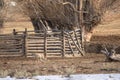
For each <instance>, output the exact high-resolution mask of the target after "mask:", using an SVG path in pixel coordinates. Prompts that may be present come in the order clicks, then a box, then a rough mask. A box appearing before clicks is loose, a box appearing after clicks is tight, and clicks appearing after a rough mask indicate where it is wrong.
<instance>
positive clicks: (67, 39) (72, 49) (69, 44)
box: [66, 38, 74, 56]
mask: <svg viewBox="0 0 120 80" xmlns="http://www.w3.org/2000/svg"><path fill="white" fill-rule="evenodd" d="M67 40H68V45H69V47H68V48H70V50H71V52H72V54H73V56H74V52H73V49H72V46H71V44H70V41H69V39H68V38H67ZM66 50H67V49H66Z"/></svg>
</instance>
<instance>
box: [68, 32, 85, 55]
mask: <svg viewBox="0 0 120 80" xmlns="http://www.w3.org/2000/svg"><path fill="white" fill-rule="evenodd" d="M69 36H70V38H71V39H72V41H73V43H74V45H75V46H76V48H77V49H78V51H79V52H80V53H81V55H82V56H83V55H84V53H83V51H82V50H81V49H80V48H79V47H78V46H77V44H76V43H75V41H74V39H73V38H72V36H71V35H70V34H69Z"/></svg>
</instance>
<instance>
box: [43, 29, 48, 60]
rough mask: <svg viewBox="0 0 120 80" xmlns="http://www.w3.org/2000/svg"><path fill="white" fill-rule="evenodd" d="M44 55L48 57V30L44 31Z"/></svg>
mask: <svg viewBox="0 0 120 80" xmlns="http://www.w3.org/2000/svg"><path fill="white" fill-rule="evenodd" d="M44 57H45V58H46V57H47V31H46V30H45V31H44Z"/></svg>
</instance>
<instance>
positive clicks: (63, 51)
mask: <svg viewBox="0 0 120 80" xmlns="http://www.w3.org/2000/svg"><path fill="white" fill-rule="evenodd" d="M62 57H65V34H64V28H62Z"/></svg>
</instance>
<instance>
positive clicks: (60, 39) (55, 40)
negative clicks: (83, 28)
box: [0, 29, 84, 57]
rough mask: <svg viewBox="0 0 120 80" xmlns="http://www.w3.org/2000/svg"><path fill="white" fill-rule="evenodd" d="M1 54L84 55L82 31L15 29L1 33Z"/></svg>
mask: <svg viewBox="0 0 120 80" xmlns="http://www.w3.org/2000/svg"><path fill="white" fill-rule="evenodd" d="M0 40H1V41H0V55H6V54H7V55H11V56H12V55H13V54H15V55H24V56H30V55H34V54H39V55H41V56H44V57H66V56H76V55H80V56H81V55H84V51H83V48H82V45H81V42H82V41H81V40H82V38H81V32H80V30H75V31H71V32H66V31H63V30H60V31H58V30H53V31H52V32H50V31H39V33H34V31H27V29H26V30H25V31H19V32H17V31H15V30H13V34H11V35H10V34H9V35H0Z"/></svg>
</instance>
